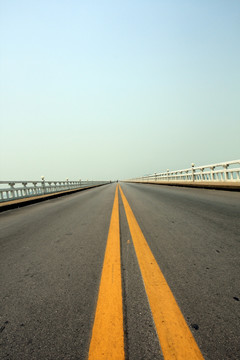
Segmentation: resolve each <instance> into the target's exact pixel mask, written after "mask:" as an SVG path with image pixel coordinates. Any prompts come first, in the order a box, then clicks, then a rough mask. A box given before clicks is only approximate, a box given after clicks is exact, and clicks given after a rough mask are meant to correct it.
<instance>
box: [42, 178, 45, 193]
mask: <svg viewBox="0 0 240 360" xmlns="http://www.w3.org/2000/svg"><path fill="white" fill-rule="evenodd" d="M41 178H42V193H43V194H45V192H46V188H45V177H44V176H42V177H41Z"/></svg>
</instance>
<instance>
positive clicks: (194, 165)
mask: <svg viewBox="0 0 240 360" xmlns="http://www.w3.org/2000/svg"><path fill="white" fill-rule="evenodd" d="M194 166H195V164H194V163H192V181H194V172H195V170H194Z"/></svg>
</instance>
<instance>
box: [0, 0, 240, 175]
mask: <svg viewBox="0 0 240 360" xmlns="http://www.w3.org/2000/svg"><path fill="white" fill-rule="evenodd" d="M0 121H1V128H0V132H1V135H0V142H1V143H0V154H1V155H0V156H1V157H0V180H11V179H13V180H24V179H27V180H35V179H36V180H37V179H40V177H41V175H45V178H46V180H63V179H66V177H68V178H69V179H71V180H77V179H79V178H82V179H117V178H118V179H124V178H129V177H134V176H137V175H144V174H148V173H153V172H160V171H165V170H166V169H167V168H169V169H171V170H177V169H181V168H186V167H189V166H190V165H191V163H192V162H194V163H195V164H196V165H206V164H210V163H215V162H220V161H226V160H235V159H239V158H240V1H239V0H225V1H222V0H201V1H200V0H188V1H185V0H158V1H157V0H155V1H154V0H145V1H142V0H133V1H131V0H121V1H114V0H112V1H101V0H96V1H91V0H89V1H81V0H41V1H37V0H28V1H25V0H0Z"/></svg>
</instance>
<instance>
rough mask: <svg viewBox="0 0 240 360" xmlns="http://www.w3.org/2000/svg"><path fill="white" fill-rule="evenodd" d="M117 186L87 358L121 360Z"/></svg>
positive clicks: (120, 292)
mask: <svg viewBox="0 0 240 360" xmlns="http://www.w3.org/2000/svg"><path fill="white" fill-rule="evenodd" d="M120 257H121V255H120V229H119V206H118V186H117V188H116V192H115V198H114V203H113V209H112V216H111V221H110V227H109V233H108V239H107V246H106V251H105V257H104V263H103V269H102V276H101V282H100V287H99V294H98V301H97V308H96V314H95V319H94V324H93V330H92V338H91V343H90V348H89V354H88V359H89V360H101V359H104V360H108V359H109V360H124V333H123V308H122V283H121V258H120Z"/></svg>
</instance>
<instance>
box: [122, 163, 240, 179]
mask: <svg viewBox="0 0 240 360" xmlns="http://www.w3.org/2000/svg"><path fill="white" fill-rule="evenodd" d="M128 181H132V182H179V183H180V182H192V183H193V182H196V183H203V182H204V183H209V182H214V183H217V182H220V183H230V182H231V183H240V160H233V161H228V162H222V163H217V164H211V165H205V166H198V167H195V165H194V164H192V167H191V168H188V169H183V170H175V171H169V170H167V171H166V172H162V173H154V174H151V175H145V176H141V177H137V178H134V179H129V180H128Z"/></svg>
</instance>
